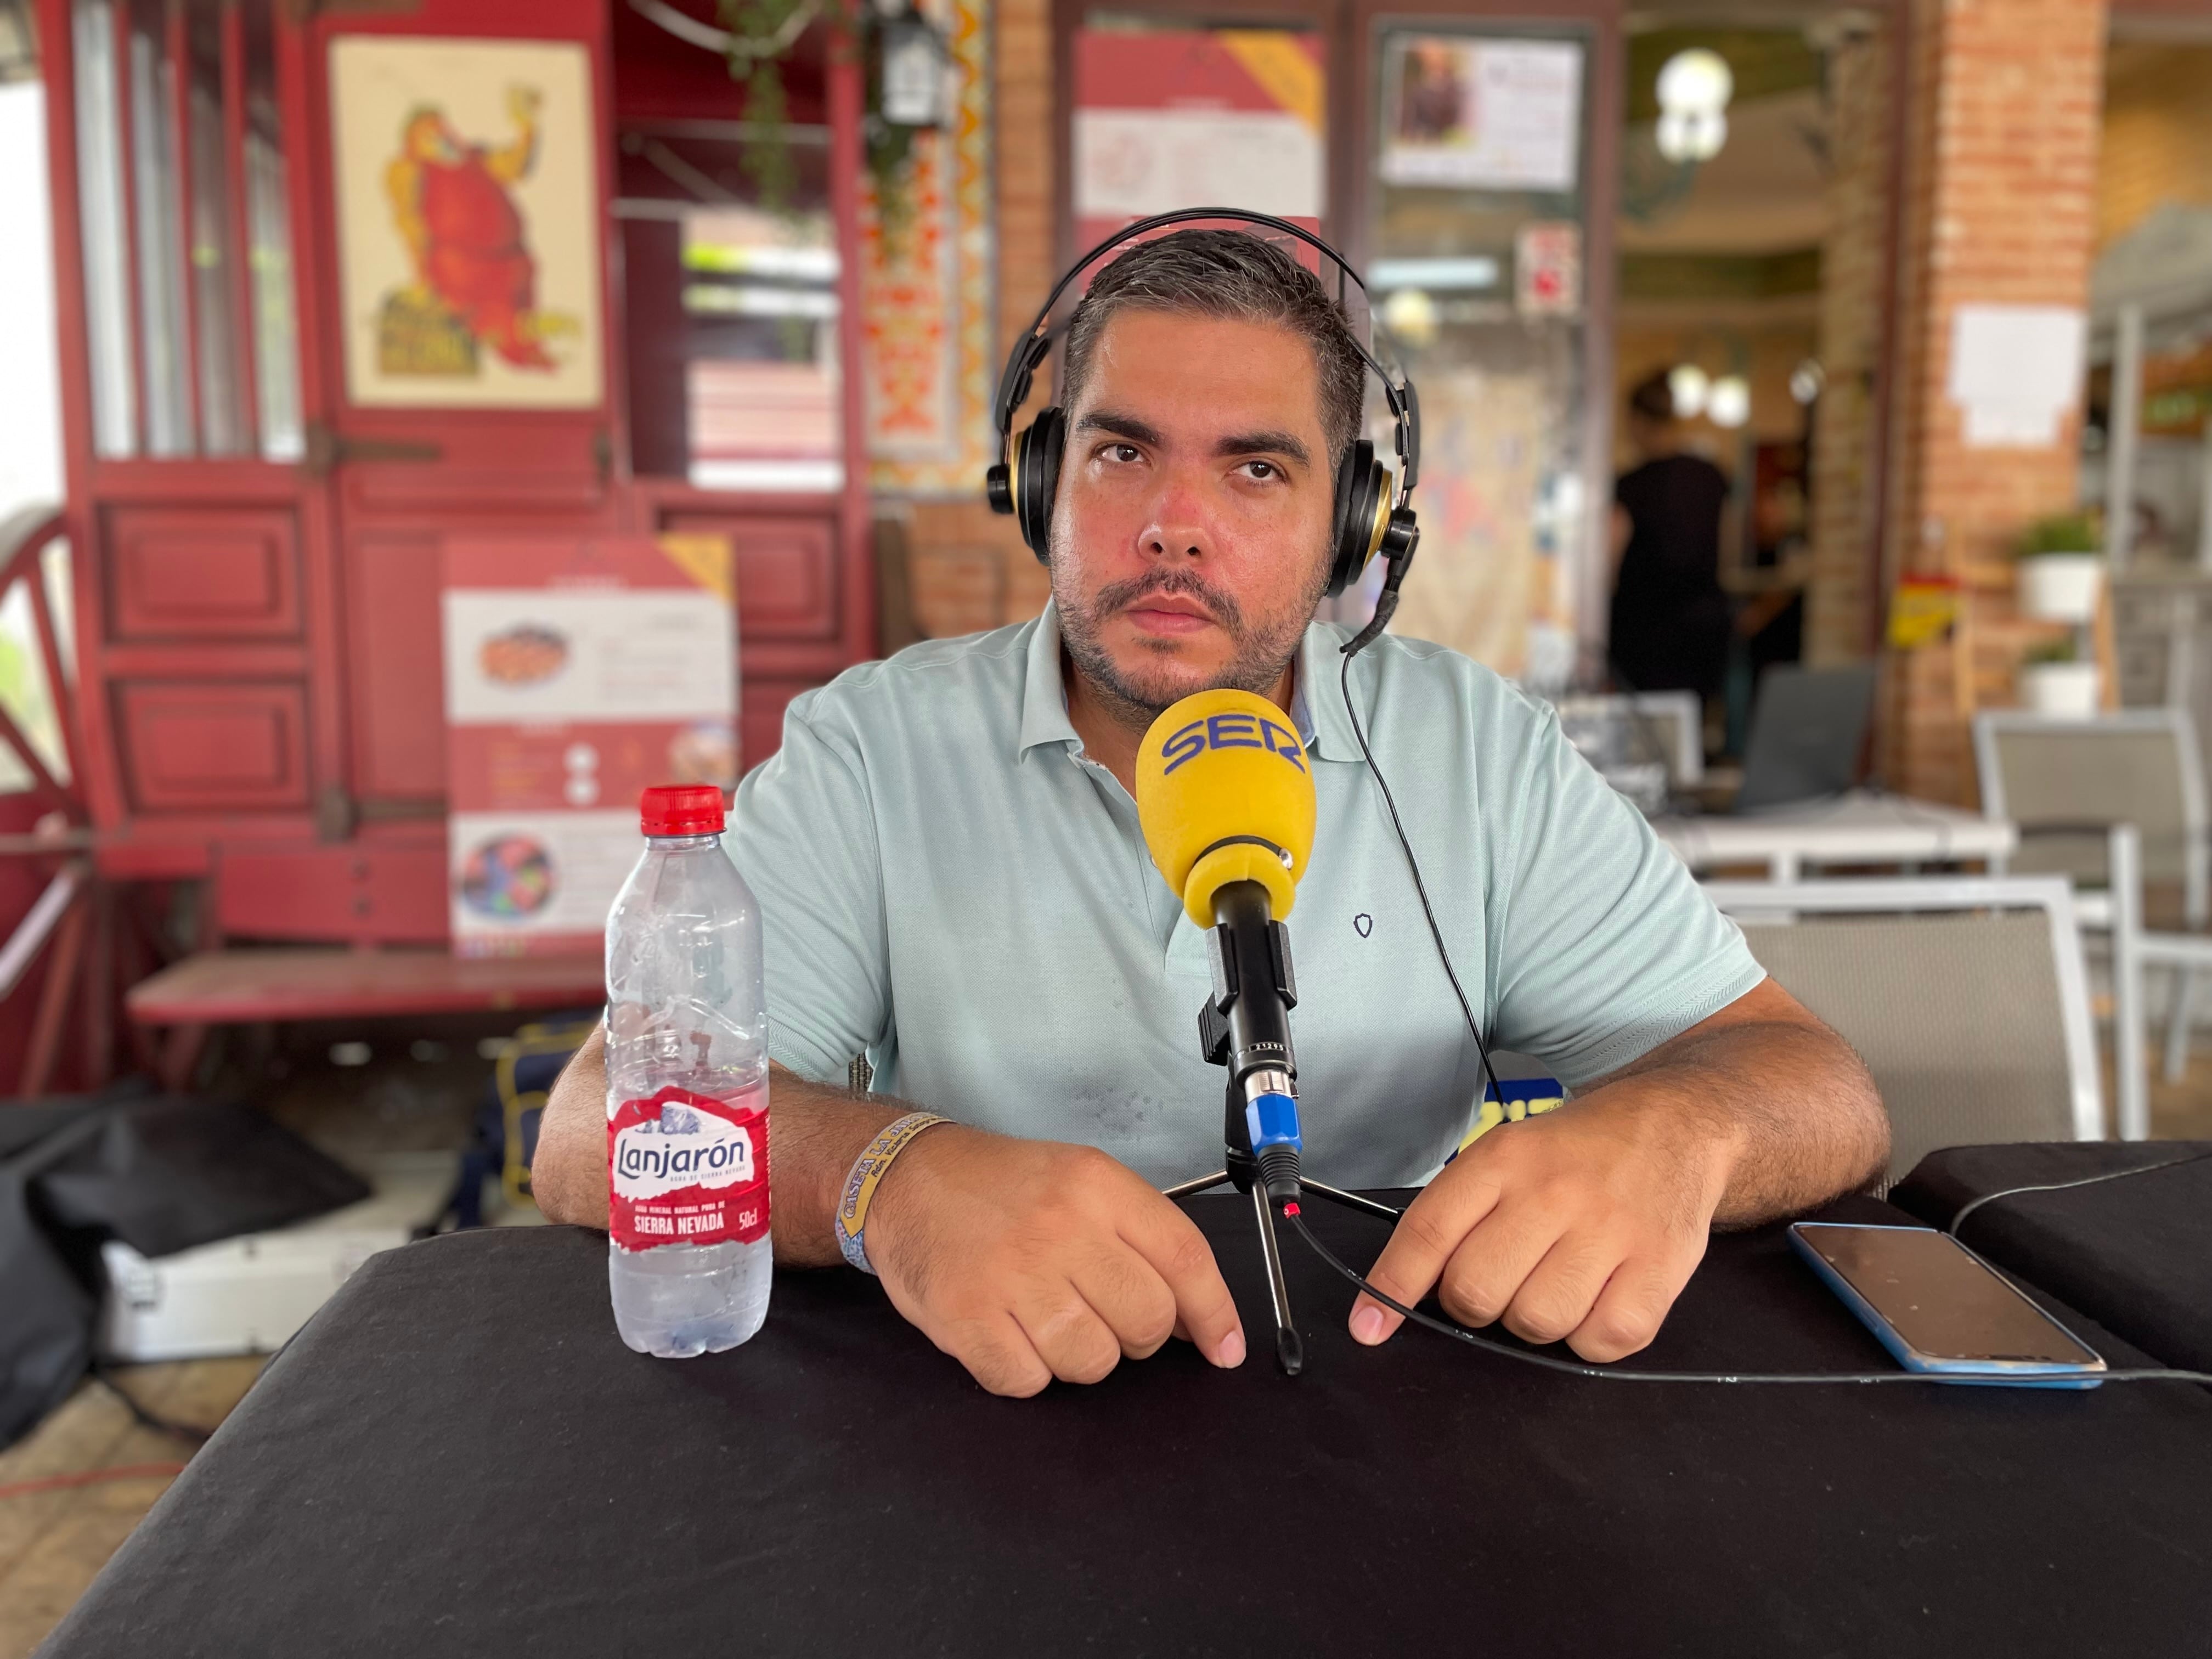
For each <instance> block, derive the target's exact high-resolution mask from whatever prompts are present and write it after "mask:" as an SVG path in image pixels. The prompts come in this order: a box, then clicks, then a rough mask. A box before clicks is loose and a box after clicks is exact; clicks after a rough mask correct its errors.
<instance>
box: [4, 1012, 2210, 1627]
mask: <svg viewBox="0 0 2212 1659" xmlns="http://www.w3.org/2000/svg"><path fill="white" fill-rule="evenodd" d="M2108 1094H2109V1091H2108ZM2151 1121H2152V1124H2153V1127H2154V1131H2155V1133H2157V1134H2158V1136H2159V1137H2160V1139H2212V1048H2199V1050H2198V1052H2197V1054H2195V1055H2194V1056H2193V1057H2192V1060H2191V1066H2190V1071H2189V1075H2188V1076H2187V1077H2186V1078H2185V1079H2184V1080H2183V1081H2182V1082H2180V1083H2179V1084H2167V1083H2166V1082H2164V1081H2163V1080H2162V1079H2154V1081H2153V1084H2152V1089H2151ZM262 1364H264V1362H263V1361H262V1360H261V1359H259V1358H247V1359H203V1360H191V1361H185V1362H181V1363H179V1364H165V1365H137V1366H131V1367H129V1368H128V1369H127V1370H125V1371H124V1372H123V1373H122V1374H121V1380H122V1381H123V1382H124V1384H125V1386H126V1387H128V1388H129V1389H131V1391H132V1393H133V1394H134V1395H136V1396H137V1398H138V1399H139V1400H140V1401H143V1403H144V1404H145V1405H146V1406H147V1407H148V1408H149V1409H150V1410H152V1411H153V1412H155V1413H157V1414H158V1415H160V1416H161V1417H164V1418H167V1419H173V1420H182V1421H186V1422H191V1423H195V1424H197V1425H201V1426H203V1427H212V1426H214V1425H216V1423H219V1422H220V1421H222V1418H223V1417H224V1416H225V1414H227V1413H228V1412H229V1410H230V1408H231V1407H233V1406H234V1405H236V1404H237V1403H238V1401H239V1400H240V1397H242V1396H243V1395H244V1394H245V1393H246V1389H248V1388H249V1387H251V1386H252V1383H253V1379H254V1378H255V1377H256V1376H258V1375H259V1374H260V1371H261V1367H262ZM188 1454H189V1448H188V1447H186V1446H185V1445H183V1444H181V1443H179V1442H177V1441H175V1440H173V1439H170V1438H167V1437H164V1436H162V1435H160V1434H156V1433H155V1432H153V1431H150V1430H147V1429H143V1428H140V1427H139V1426H137V1425H136V1424H134V1423H133V1422H132V1421H131V1417H130V1415H129V1413H127V1412H125V1409H124V1407H123V1406H122V1404H121V1402H120V1401H118V1400H117V1399H116V1398H115V1396H114V1395H112V1394H111V1393H109V1392H108V1390H107V1389H105V1388H103V1387H102V1386H100V1384H98V1383H86V1384H85V1385H84V1386H83V1387H82V1388H80V1389H78V1390H77V1391H76V1394H75V1395H71V1396H70V1399H69V1401H67V1402H66V1403H65V1404H64V1405H63V1406H62V1407H60V1409H59V1410H58V1411H56V1412H55V1413H53V1415H52V1416H51V1417H49V1418H48V1419H46V1421H45V1422H44V1423H43V1424H41V1425H40V1426H39V1428H38V1429H37V1430H35V1431H33V1433H32V1434H31V1435H30V1436H29V1437H27V1439H25V1440H23V1441H21V1443H18V1444H17V1445H15V1447H14V1448H12V1449H9V1450H8V1451H5V1452H0V1659H24V1656H27V1655H28V1654H29V1653H30V1651H31V1650H32V1649H33V1647H35V1646H36V1645H37V1644H38V1643H39V1642H40V1639H41V1638H44V1637H45V1635H46V1632H48V1631H49V1630H51V1629H52V1627H53V1626H54V1624H55V1623H56V1622H57V1621H58V1620H59V1619H60V1618H61V1616H62V1615H63V1614H64V1613H66V1612H67V1611H68V1610H69V1608H70V1606H71V1604H72V1603H74V1602H75V1601H76V1598H77V1596H78V1595H81V1594H82V1592H83V1590H84V1587H85V1586H86V1585H87V1584H88V1583H91V1582H92V1579H93V1577H94V1574H96V1573H97V1572H98V1571H100V1567H101V1566H102V1565H104V1564H105V1563H106V1560H107V1558H108V1557H109V1556H110V1555H112V1554H113V1553H114V1552H115V1549H116V1547H117V1546H118V1545H120V1544H121V1543H122V1542H123V1541H124V1539H125V1538H126V1537H128V1536H129V1535H130V1533H131V1528H133V1527H135V1526H137V1524H138V1522H139V1520H140V1518H141V1517H142V1516H144V1515H145V1513H146V1511H147V1510H149V1509H150V1508H151V1507H152V1506H153V1503H154V1500H155V1498H159V1497H160V1496H161V1493H162V1492H164V1491H166V1490H167V1487H168V1484H169V1481H170V1480H171V1479H173V1476H172V1475H171V1474H166V1473H159V1472H156V1473H150V1474H136V1475H133V1476H131V1477H130V1478H127V1479H124V1480H107V1481H102V1482H100V1483H97V1484H94V1485H87V1486H69V1487H59V1488H53V1489H48V1490H43V1491H36V1492H20V1493H17V1494H15V1495H10V1489H11V1488H14V1487H15V1486H16V1485H17V1483H19V1482H26V1481H34V1480H40V1479H41V1478H43V1477H46V1476H51V1475H56V1474H80V1473H82V1472H86V1471H92V1470H102V1469H119V1468H131V1467H134V1466H141V1465H152V1466H161V1465H176V1464H179V1463H180V1462H182V1461H183V1460H184V1458H185V1456H186V1455H188Z"/></svg>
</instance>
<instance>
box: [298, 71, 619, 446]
mask: <svg viewBox="0 0 2212 1659" xmlns="http://www.w3.org/2000/svg"><path fill="white" fill-rule="evenodd" d="M330 69H331V141H332V142H331V157H332V168H333V171H334V173H336V175H337V177H336V187H337V229H338V264H339V284H338V295H339V304H340V307H341V309H342V312H343V316H342V319H341V320H342V323H343V328H344V331H345V379H346V395H347V398H348V399H349V401H350V402H352V403H353V404H356V405H357V406H359V405H375V406H386V407H410V408H422V407H436V408H447V409H454V408H466V409H589V408H592V407H595V406H596V405H597V404H599V401H600V398H601V394H602V386H601V379H602V376H601V364H602V361H603V357H604V349H603V339H602V333H601V331H602V328H603V321H602V318H601V314H600V264H601V261H600V251H599V249H600V215H599V180H598V173H597V164H596V158H597V156H598V154H599V149H598V145H599V138H598V135H597V133H596V132H595V131H594V112H593V108H592V80H591V58H590V54H589V52H587V51H586V49H585V47H584V46H581V45H580V44H576V43H572V42H563V41H549V40H430V39H418V38H410V37H404V36H395V35H376V34H352V35H343V36H340V37H339V38H338V39H337V40H333V41H332V42H331V60H330Z"/></svg>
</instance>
